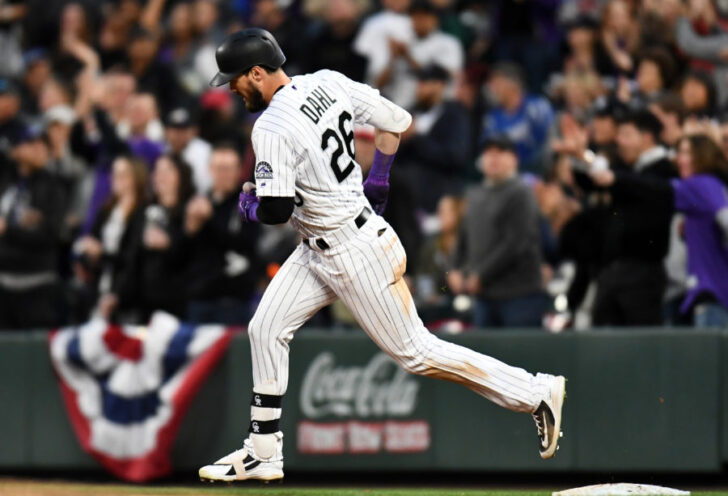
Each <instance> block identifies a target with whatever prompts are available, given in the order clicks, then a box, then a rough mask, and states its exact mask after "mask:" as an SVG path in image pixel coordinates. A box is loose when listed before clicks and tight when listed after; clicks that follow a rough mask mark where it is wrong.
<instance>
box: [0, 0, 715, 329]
mask: <svg viewBox="0 0 728 496" xmlns="http://www.w3.org/2000/svg"><path fill="white" fill-rule="evenodd" d="M246 26H258V27H263V28H265V29H267V30H269V31H270V32H271V33H272V34H273V35H274V36H275V37H276V38H277V40H278V41H279V44H280V45H281V47H282V49H283V51H284V52H285V54H286V57H287V62H286V64H285V65H284V70H285V71H286V72H287V73H288V74H289V75H291V76H293V75H296V74H302V73H307V72H313V71H316V70H319V69H324V68H326V69H332V70H336V71H340V72H342V73H343V74H345V75H347V76H348V77H350V78H352V79H355V80H358V81H363V82H366V83H368V84H370V85H372V86H375V87H377V88H379V89H380V91H381V93H382V94H383V95H385V96H386V97H388V98H390V99H391V100H392V101H394V102H396V103H397V104H399V105H401V106H403V107H405V108H407V109H408V110H410V111H411V113H412V114H413V117H414V120H413V125H412V126H411V127H410V129H409V130H407V131H406V132H405V133H404V134H403V135H402V141H401V145H400V149H399V151H398V153H397V157H396V160H395V165H394V167H393V170H392V176H391V179H390V183H391V193H390V200H389V204H388V207H387V211H386V212H385V217H386V218H387V220H388V221H389V222H390V223H391V224H392V225H393V227H394V228H395V230H396V231H397V232H398V233H399V235H400V237H401V239H402V242H403V244H404V246H405V249H406V251H407V255H408V267H407V276H406V277H407V282H408V284H409V285H410V288H411V290H412V292H413V294H414V296H415V299H416V302H417V305H418V309H419V311H420V314H421V316H422V318H423V320H424V321H425V323H426V324H427V325H428V326H430V327H431V328H433V329H434V328H441V329H445V330H451V331H459V330H462V329H464V328H467V327H470V326H477V327H489V328H499V327H546V328H548V329H550V330H553V331H560V330H562V329H565V328H570V327H572V328H576V329H586V328H590V327H600V326H659V325H675V326H679V325H698V326H724V325H728V200H727V198H728V195H727V194H726V188H728V161H727V160H726V153H728V105H727V104H728V5H726V2H721V1H717V0H685V1H681V0H489V1H484V0H380V1H377V0H88V1H78V0H0V56H2V60H3V64H2V65H0V328H1V329H20V328H32V327H54V326H58V325H63V324H70V323H77V322H83V321H85V320H87V319H89V318H90V317H92V316H101V317H104V318H107V319H111V320H113V321H116V322H120V323H144V322H146V321H147V320H148V319H149V316H150V314H151V313H152V312H154V311H155V310H165V311H167V312H170V313H172V314H174V315H177V316H179V317H180V318H183V319H185V320H188V321H190V322H220V323H225V324H232V325H246V324H247V322H248V320H249V318H250V316H251V315H252V312H253V311H254V309H255V307H256V304H257V302H258V300H259V298H260V295H261V294H262V291H263V290H264V289H265V287H266V285H267V284H268V282H269V281H270V279H271V278H272V277H273V276H274V275H275V272H276V270H277V269H278V267H279V266H280V264H281V263H283V261H284V260H285V259H286V257H287V256H288V254H289V253H290V252H291V251H292V250H293V248H294V247H295V246H296V244H297V242H298V239H297V236H296V233H295V232H293V231H292V229H291V228H290V227H289V226H287V225H280V226H266V225H258V224H243V223H242V222H241V221H240V219H239V217H238V214H237V205H236V201H237V197H238V193H239V191H240V187H241V185H242V184H243V182H244V181H246V180H250V178H251V176H252V167H253V164H254V157H253V152H252V149H251V146H250V131H251V129H252V125H253V123H254V122H255V119H256V117H257V115H255V114H250V113H247V112H246V111H245V109H244V106H243V105H242V102H241V101H239V100H237V99H236V98H234V97H233V95H231V93H230V92H229V91H227V88H222V89H219V88H218V89H213V88H210V87H209V86H208V81H209V80H210V79H211V78H212V76H213V75H214V74H215V72H216V70H217V67H216V63H215V58H214V53H215V48H216V46H217V45H218V44H219V43H220V42H221V41H222V39H223V38H224V37H225V35H226V34H228V33H230V32H233V31H236V30H238V29H241V28H243V27H246ZM355 138H356V155H357V161H358V162H359V163H360V164H361V165H362V168H363V169H364V171H365V173H366V171H368V168H369V166H370V164H371V160H372V157H373V151H374V145H373V130H372V129H370V128H367V127H366V126H361V127H358V128H357V129H356V130H355ZM311 325H315V326H334V327H350V326H353V325H354V323H353V320H352V318H351V316H350V314H349V313H348V312H347V311H346V309H345V308H343V307H342V306H340V305H337V304H335V305H333V306H332V307H329V308H326V309H324V310H323V311H322V312H320V314H319V315H317V316H316V317H315V318H314V320H313V321H312V322H311Z"/></svg>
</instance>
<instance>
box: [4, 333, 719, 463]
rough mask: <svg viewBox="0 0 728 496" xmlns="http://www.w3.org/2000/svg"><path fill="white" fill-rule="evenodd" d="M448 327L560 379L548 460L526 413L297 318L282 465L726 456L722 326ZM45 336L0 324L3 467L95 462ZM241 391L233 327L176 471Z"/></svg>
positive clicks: (238, 402)
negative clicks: (559, 434)
mask: <svg viewBox="0 0 728 496" xmlns="http://www.w3.org/2000/svg"><path fill="white" fill-rule="evenodd" d="M446 339H450V340H452V341H455V342H457V343H460V344H463V345H465V346H468V347H471V348H473V349H475V350H477V351H480V352H482V353H486V354H489V355H491V356H493V357H496V358H498V359H501V360H504V361H506V362H508V363H510V364H512V365H518V366H522V367H524V368H526V369H528V370H530V371H534V372H535V371H545V372H551V373H559V374H563V375H565V376H566V377H567V378H568V383H567V394H568V397H567V400H566V405H565V413H564V415H565V416H564V424H563V430H564V438H563V440H562V442H561V449H560V451H559V452H558V453H557V455H556V457H555V458H554V459H553V460H549V461H543V460H541V459H540V457H539V455H538V449H537V438H536V429H535V425H534V423H533V420H532V418H531V417H530V416H529V415H525V414H516V413H512V412H509V411H507V410H504V409H502V408H499V407H497V406H495V405H493V404H491V403H490V402H488V401H487V400H485V399H483V398H481V397H479V396H477V395H476V394H474V393H472V392H470V391H468V390H467V389H465V388H463V387H462V386H459V385H455V384H451V383H447V382H444V381H440V380H437V379H431V378H423V377H416V376H412V375H408V374H404V373H402V372H398V369H397V367H396V366H394V364H393V363H391V361H389V359H388V358H387V357H385V356H383V355H382V354H381V352H380V351H379V350H378V349H377V348H376V346H375V345H374V344H372V343H371V341H369V339H368V338H367V337H366V336H365V335H364V334H363V333H362V332H360V331H356V332H349V333H336V332H328V331H316V330H310V329H303V330H301V331H299V333H298V335H297V336H296V337H295V339H294V340H293V342H292V343H291V357H290V360H291V368H290V381H289V388H288V392H287V393H286V395H285V397H284V400H283V408H284V410H283V412H284V413H283V419H282V426H283V430H284V433H285V438H284V454H285V457H286V468H288V469H294V470H310V471H320V470H326V471H359V470H362V471H363V470H378V471H399V470H411V471H417V470H428V471H478V472H487V471H492V472H496V471H497V472H504V471H506V472H507V471H518V472H566V471H571V472H574V471H576V472H595V471H596V472H599V471H609V472H613V471H620V472H630V471H633V472H655V473H667V472H671V473H672V472H684V473H687V472H690V473H717V472H720V471H721V470H723V466H724V464H725V463H726V462H728V333H724V332H722V331H705V330H692V329H685V330H659V331H655V330H636V329H635V330H621V331H595V332H590V333H565V334H561V335H548V334H545V333H542V332H533V331H515V330H514V331H510V330H509V331H499V332H488V331H478V332H470V333H467V334H463V335H459V336H452V337H446ZM47 340H48V336H47V333H46V332H42V331H35V332H23V333H18V332H15V333H9V332H5V333H0V377H2V379H0V440H1V444H0V446H2V447H1V448H0V469H2V470H4V471H6V472H12V471H13V470H17V469H29V468H38V469H43V470H61V469H63V470H66V469H80V470H87V469H95V468H97V467H98V466H97V465H96V462H95V461H94V460H93V459H92V458H91V457H90V456H88V455H86V454H85V453H84V452H83V451H82V450H81V448H80V447H79V445H78V443H77V441H76V439H75V437H74V434H73V432H72V430H71V426H70V424H69V421H68V418H67V415H66V412H65V409H64V407H63V404H62V401H61V395H60V391H59V388H58V384H57V381H56V378H55V376H54V375H53V370H52V368H51V365H50V359H49V356H48V346H47ZM251 389H252V381H251V362H250V346H249V343H248V340H247V337H246V336H245V335H244V334H240V335H238V336H236V337H235V339H234V340H233V342H232V344H231V346H230V348H229V350H228V352H227V354H226V356H225V357H224V358H223V359H222V360H221V362H220V363H219V365H218V367H217V368H216V369H215V371H214V372H213V373H212V374H211V376H210V377H209V378H208V380H207V382H206V383H205V385H204V386H203V388H202V390H201V391H200V393H199V394H198V395H197V397H196V398H195V400H194V402H193V404H192V406H191V408H190V410H189V412H188V414H187V416H186V418H185V420H184V422H183V425H182V428H181V430H180V433H179V436H178V438H177V441H176V444H175V448H174V454H173V460H174V465H175V468H176V469H177V470H180V471H187V470H196V468H197V467H198V466H200V465H201V464H204V463H208V462H210V461H212V460H214V459H216V458H218V457H219V456H222V455H223V454H225V453H227V452H229V451H232V450H234V449H237V448H238V447H240V445H241V443H242V440H243V438H244V437H245V436H246V435H247V432H246V430H247V426H248V421H247V418H248V412H249V408H250V407H249V401H250V391H251ZM342 433H343V434H342ZM99 470H100V469H99Z"/></svg>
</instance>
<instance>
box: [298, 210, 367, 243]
mask: <svg viewBox="0 0 728 496" xmlns="http://www.w3.org/2000/svg"><path fill="white" fill-rule="evenodd" d="M370 215H372V211H371V210H370V209H369V207H364V208H363V209H362V211H361V212H359V215H357V216H356V219H354V224H356V227H357V229H361V228H362V226H363V225H364V224H366V223H367V221H368V220H369V216H370ZM303 242H304V243H306V244H307V245H308V246H310V247H311V248H313V244H314V243H316V246H318V247H319V248H320V249H322V250H328V249H329V248H331V247H330V246H329V244H328V243H327V242H326V241H324V239H323V238H316V239H313V238H303Z"/></svg>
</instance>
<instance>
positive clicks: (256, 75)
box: [248, 65, 264, 82]
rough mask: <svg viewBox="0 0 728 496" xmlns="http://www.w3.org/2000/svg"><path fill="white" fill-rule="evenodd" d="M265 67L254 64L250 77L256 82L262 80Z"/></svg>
mask: <svg viewBox="0 0 728 496" xmlns="http://www.w3.org/2000/svg"><path fill="white" fill-rule="evenodd" d="M263 72H264V70H263V68H262V67H260V66H259V65H254V66H253V67H252V68H251V69H250V72H249V73H248V75H249V76H250V78H251V79H252V80H253V81H255V82H260V80H261V79H262V78H263Z"/></svg>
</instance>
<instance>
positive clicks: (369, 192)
mask: <svg viewBox="0 0 728 496" xmlns="http://www.w3.org/2000/svg"><path fill="white" fill-rule="evenodd" d="M393 161H394V155H387V154H385V153H382V152H380V151H379V150H375V152H374V161H373V162H372V168H371V169H370V170H369V176H367V180H366V181H364V196H366V197H367V199H368V200H369V203H371V204H372V208H373V209H374V211H375V212H376V213H377V215H382V214H383V213H384V209H385V208H387V196H388V195H389V169H390V167H392V162H393Z"/></svg>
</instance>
